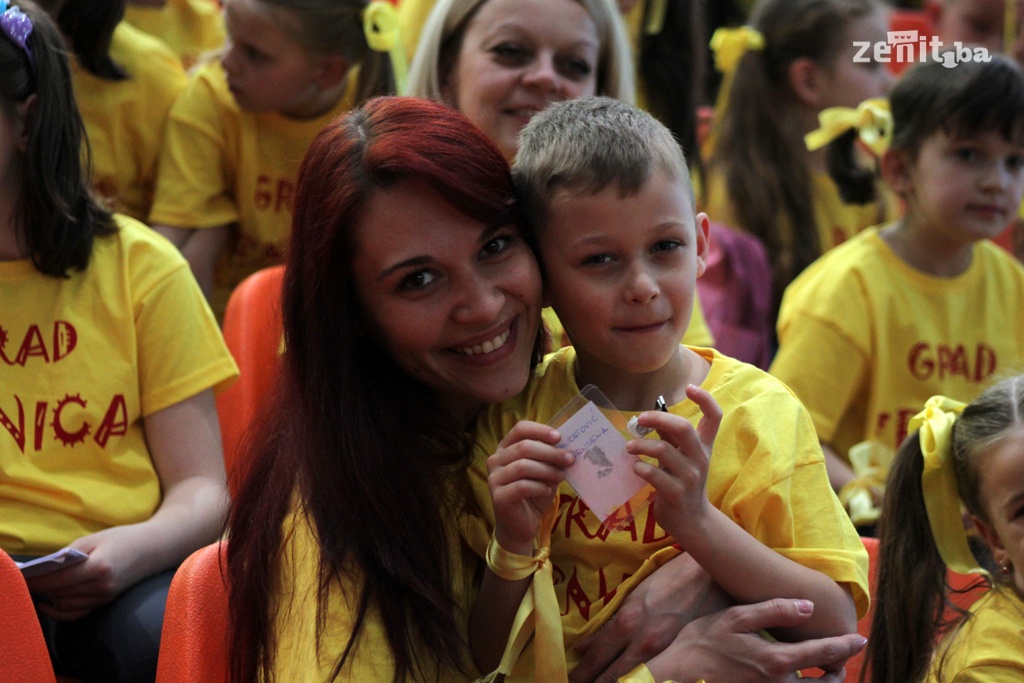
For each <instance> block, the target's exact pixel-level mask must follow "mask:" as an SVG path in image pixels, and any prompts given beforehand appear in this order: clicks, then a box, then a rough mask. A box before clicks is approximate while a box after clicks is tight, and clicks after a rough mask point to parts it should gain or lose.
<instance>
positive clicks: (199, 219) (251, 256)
mask: <svg viewBox="0 0 1024 683" xmlns="http://www.w3.org/2000/svg"><path fill="white" fill-rule="evenodd" d="M349 80H350V87H349V88H348V90H347V91H346V93H345V96H344V97H342V99H341V101H340V102H339V103H338V104H337V106H335V107H334V109H333V110H332V111H330V112H328V113H327V114H324V115H323V116H320V117H317V118H315V119H310V120H303V121H299V120H295V119H290V118H287V117H285V116H282V115H281V114H279V113H277V112H260V113H248V112H243V111H242V110H241V109H239V108H238V105H237V104H236V103H235V99H234V97H233V96H232V95H231V91H230V90H228V85H227V80H226V77H225V75H224V70H223V68H221V65H220V63H219V62H212V63H208V64H205V65H203V66H202V67H200V68H199V69H198V70H197V71H196V72H195V73H194V74H193V76H192V78H191V80H190V81H189V84H188V87H187V88H186V90H185V91H184V92H183V93H182V94H181V96H180V97H179V98H178V100H177V102H175V104H174V107H173V108H172V109H171V114H170V118H169V120H168V124H167V134H166V136H165V138H164V145H163V151H162V153H161V157H160V172H159V175H158V176H157V188H156V198H155V201H154V202H153V210H152V211H151V212H150V222H151V223H152V224H154V225H156V224H162V225H170V226H174V227H180V228H208V227H214V226H219V225H225V224H235V225H237V230H235V231H234V234H233V236H232V240H231V241H230V242H229V246H228V247H227V248H226V249H225V253H224V254H222V258H221V259H220V261H219V263H218V265H217V271H216V283H215V284H216V290H217V291H216V292H215V293H214V297H213V299H212V301H213V307H214V310H215V311H216V312H217V313H218V314H220V313H222V312H223V308H224V305H226V303H227V297H228V295H229V294H230V293H231V290H233V289H234V288H235V286H236V285H237V284H238V283H239V282H241V281H242V280H243V279H245V278H246V277H247V276H248V275H251V274H252V273H254V272H256V271H257V270H259V269H260V268H265V267H267V266H271V265H275V264H277V263H280V262H281V261H282V259H283V257H284V252H285V248H286V247H287V243H288V235H289V233H290V230H291V219H292V201H293V199H294V193H295V184H296V182H297V180H298V172H299V165H300V163H301V162H302V158H303V157H304V156H305V154H306V149H307V148H308V147H309V144H310V143H311V142H312V141H313V138H314V137H316V135H317V133H319V132H320V131H321V129H323V127H324V126H326V125H327V124H328V123H329V122H330V121H331V120H333V119H334V118H335V117H337V116H338V115H339V114H341V113H343V112H345V111H347V110H348V109H350V108H351V105H352V101H353V98H354V96H355V94H354V92H353V89H354V88H353V86H352V84H354V83H355V82H356V81H357V80H358V79H357V78H356V77H355V73H354V72H352V71H350V73H349Z"/></svg>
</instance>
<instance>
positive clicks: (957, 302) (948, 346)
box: [770, 55, 1024, 525]
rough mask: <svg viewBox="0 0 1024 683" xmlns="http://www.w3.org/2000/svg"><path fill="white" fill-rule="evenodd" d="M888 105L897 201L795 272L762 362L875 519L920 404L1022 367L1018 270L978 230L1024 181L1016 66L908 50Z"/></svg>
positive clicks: (994, 231)
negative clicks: (768, 359)
mask: <svg viewBox="0 0 1024 683" xmlns="http://www.w3.org/2000/svg"><path fill="white" fill-rule="evenodd" d="M890 107H891V110H892V117H893V130H892V141H891V143H890V145H889V149H888V150H887V151H886V152H885V153H884V154H883V156H882V158H881V171H882V176H883V178H884V179H885V180H886V181H887V183H888V184H889V186H890V187H892V189H893V190H894V191H895V192H896V193H898V194H899V195H900V197H901V198H902V199H903V200H904V201H905V203H906V212H905V215H904V217H903V218H902V219H901V220H899V221H896V222H895V223H890V224H887V225H882V226H878V227H876V228H870V229H868V230H865V231H864V232H862V233H861V234H860V235H858V236H857V237H855V238H854V239H852V240H850V241H849V242H847V243H845V244H843V245H841V246H839V247H837V248H835V249H833V250H832V251H831V252H829V253H828V254H825V255H824V256H823V257H822V258H821V259H820V260H818V261H817V262H816V263H814V264H813V265H811V266H810V267H809V268H808V269H807V270H806V271H804V273H803V274H802V275H801V276H800V277H799V278H797V279H796V280H794V281H793V283H792V284H791V285H790V287H789V289H788V290H786V293H785V296H784V297H783V300H782V308H781V312H780V315H779V324H778V336H779V351H778V353H777V355H776V356H775V360H774V361H773V363H772V366H771V368H770V372H771V373H772V374H773V375H775V376H776V377H778V378H779V379H781V380H782V381H783V382H785V383H786V385H787V386H789V387H791V388H792V389H793V391H794V392H795V393H796V395H797V396H799V397H800V400H801V401H802V402H803V403H804V405H806V406H807V409H808V410H809V411H810V413H811V417H812V418H813V419H814V425H815V427H816V428H817V431H818V436H819V438H820V439H821V441H822V444H823V447H824V450H825V456H826V459H827V461H828V463H829V477H830V479H831V481H832V485H833V487H834V488H835V489H836V490H837V491H841V492H842V493H841V496H840V498H841V499H843V500H844V502H845V503H846V504H847V506H848V507H849V509H850V513H851V515H853V517H854V522H855V523H857V524H858V525H868V524H870V523H872V522H874V521H875V520H876V519H877V517H878V508H877V503H878V502H879V501H880V498H881V496H880V490H879V489H880V488H881V487H882V486H883V485H884V481H885V473H886V471H887V469H888V462H889V460H891V457H892V452H893V451H894V450H895V449H896V448H897V447H898V446H899V444H900V443H901V442H902V441H903V439H904V438H905V436H906V435H907V424H908V422H909V421H910V418H911V417H912V416H913V415H914V414H915V413H916V412H917V409H918V407H919V406H920V405H921V403H923V402H924V401H925V400H926V399H927V398H928V397H929V396H933V395H936V394H944V395H946V396H950V397H954V398H957V399H959V400H963V401H969V400H971V399H973V398H975V397H976V396H978V395H979V394H980V393H981V392H982V391H983V390H984V389H985V387H987V386H988V385H990V384H991V383H992V382H993V381H995V378H996V377H997V376H998V374H999V373H1001V372H1003V371H1004V370H1010V371H1014V370H1017V369H1020V368H1021V367H1024V313H1022V311H1024V309H1022V307H1021V302H1022V301H1024V270H1022V269H1021V266H1020V264H1019V263H1018V262H1016V261H1015V260H1014V259H1013V258H1012V257H1010V256H1009V255H1008V254H1007V253H1006V252H1005V251H1004V250H1002V249H1000V248H998V247H996V246H995V245H993V244H992V243H991V242H990V241H989V240H990V239H991V238H992V237H994V236H995V235H998V234H999V233H1000V232H1002V230H1003V229H1004V228H1005V226H1006V225H1007V224H1008V223H1009V222H1010V221H1011V220H1013V218H1014V217H1015V216H1016V215H1017V207H1018V206H1019V205H1020V202H1021V193H1022V191H1024V73H1022V72H1021V69H1020V67H1019V66H1017V64H1016V63H1015V62H1013V61H1012V60H1009V59H1007V58H1005V57H1001V56H998V55H996V56H993V57H992V60H991V61H989V62H961V63H959V64H956V65H955V66H947V65H945V64H943V63H942V62H931V63H925V64H916V65H914V66H912V67H911V68H910V69H908V70H907V71H906V72H904V74H903V76H902V77H901V79H900V81H899V82H898V83H897V84H896V86H895V87H894V88H893V92H892V96H891V98H890ZM859 444H864V445H863V446H859V447H858V448H857V449H854V447H855V446H858V445H859ZM855 466H856V470H855V469H854V467H855Z"/></svg>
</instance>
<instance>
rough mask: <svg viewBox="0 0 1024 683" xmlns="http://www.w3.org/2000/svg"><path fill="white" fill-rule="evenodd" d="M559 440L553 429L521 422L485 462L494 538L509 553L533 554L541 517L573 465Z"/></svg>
mask: <svg viewBox="0 0 1024 683" xmlns="http://www.w3.org/2000/svg"><path fill="white" fill-rule="evenodd" d="M559 439H560V435H559V433H558V431H556V430H555V429H553V428H551V427H549V426H547V425H543V424H540V423H537V422H530V421H529V420H521V421H520V422H517V423H516V425H515V426H514V427H513V428H512V429H511V430H509V433H508V434H506V435H505V438H504V439H502V440H501V443H499V444H498V450H497V451H496V452H495V453H494V454H493V455H492V456H491V457H489V458H488V459H487V471H488V475H487V485H488V487H489V488H490V491H491V500H492V501H493V504H494V517H495V528H494V538H495V540H496V541H497V542H498V545H500V546H501V547H502V548H504V549H505V550H508V551H509V552H513V553H516V554H519V555H532V554H533V550H534V539H535V538H536V537H537V532H538V531H539V529H540V522H541V518H542V517H543V516H544V513H545V512H546V511H547V509H548V508H549V507H551V501H552V500H553V499H554V497H555V492H556V491H557V490H558V485H559V484H560V483H562V481H564V480H565V469H566V467H568V466H570V465H572V463H573V456H572V454H571V453H570V452H568V451H566V450H565V449H564V448H559V447H558V446H557V444H558V442H559Z"/></svg>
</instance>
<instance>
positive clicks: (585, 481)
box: [558, 401, 647, 521]
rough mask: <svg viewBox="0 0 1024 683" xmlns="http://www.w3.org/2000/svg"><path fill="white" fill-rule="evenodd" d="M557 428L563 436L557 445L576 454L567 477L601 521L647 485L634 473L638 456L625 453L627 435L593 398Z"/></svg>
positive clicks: (567, 471)
mask: <svg viewBox="0 0 1024 683" xmlns="http://www.w3.org/2000/svg"><path fill="white" fill-rule="evenodd" d="M558 431H559V433H560V434H561V435H562V440H561V441H559V442H558V447H559V448H565V449H567V450H571V451H572V453H573V455H575V456H576V462H574V463H573V465H572V467H570V468H569V469H568V470H566V479H567V480H568V481H569V484H571V485H572V487H573V488H574V489H576V493H578V494H580V498H582V499H583V502H584V503H586V504H587V507H589V508H590V509H591V510H593V511H594V514H596V515H597V516H598V518H599V519H600V520H601V521H604V520H605V519H607V518H608V516H609V515H611V514H612V513H613V512H615V510H617V509H618V508H619V507H620V506H621V505H623V504H624V503H626V502H627V501H628V500H629V499H630V498H632V497H633V496H635V495H636V494H637V493H638V492H639V491H640V490H641V489H642V488H643V487H644V486H646V485H647V482H646V481H644V480H643V479H641V478H640V477H638V476H637V475H636V474H635V473H634V472H633V463H635V462H636V461H637V460H638V459H639V458H637V457H636V456H635V455H633V454H631V453H628V452H626V439H625V437H624V436H622V433H621V432H619V430H617V429H616V428H615V427H614V425H612V423H611V422H609V420H608V418H606V417H605V416H604V413H602V412H601V410H600V408H598V407H597V406H596V405H594V402H593V401H588V402H587V404H586V405H584V406H583V407H582V408H580V410H578V411H577V412H576V413H575V414H574V415H573V416H572V417H570V418H569V419H568V420H566V421H565V422H564V423H562V424H561V425H559V426H558Z"/></svg>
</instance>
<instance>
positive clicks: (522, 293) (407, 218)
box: [353, 180, 541, 423]
mask: <svg viewBox="0 0 1024 683" xmlns="http://www.w3.org/2000/svg"><path fill="white" fill-rule="evenodd" d="M355 251H356V253H355V257H354V259H353V275H354V279H355V285H356V290H357V292H358V294H359V299H360V301H361V303H362V307H363V310H364V311H366V313H365V316H366V318H367V319H366V320H365V321H364V324H365V327H366V328H367V332H368V333H369V334H371V335H372V336H374V337H376V338H377V339H378V340H379V342H380V343H381V344H382V345H383V346H384V347H386V348H387V349H388V351H389V352H390V353H391V356H392V357H393V358H394V359H395V362H397V363H398V365H399V366H400V367H401V368H403V369H404V370H405V371H406V372H407V373H408V374H409V375H411V376H412V377H414V378H415V379H417V380H418V381H419V382H421V383H422V384H424V385H426V386H428V387H430V388H431V389H434V390H435V391H437V392H438V394H439V395H440V396H441V400H443V401H445V402H446V403H447V404H448V406H449V408H450V409H451V410H452V411H453V414H455V415H456V417H457V418H460V419H464V420H466V422H467V423H468V422H469V421H470V420H472V419H473V416H474V415H475V414H476V412H477V411H478V410H479V408H480V405H481V404H483V403H492V402H495V401H501V400H504V399H507V398H509V397H511V396H514V395H516V394H517V393H519V392H520V391H521V390H522V389H523V387H524V386H525V385H526V380H527V378H528V377H529V373H530V359H531V356H532V354H533V347H534V342H535V341H536V339H537V331H538V329H539V325H540V308H541V306H540V302H541V279H540V270H539V269H538V267H537V263H536V260H535V259H534V257H533V253H532V252H531V251H530V248H529V247H528V246H527V245H526V243H525V242H524V241H523V240H522V239H521V237H520V235H519V232H518V231H517V230H516V229H515V228H513V227H511V226H505V227H500V228H491V227H488V226H486V225H483V224H482V223H479V222H477V221H476V220H474V219H472V218H469V217H468V216H466V215H465V214H463V213H462V212H460V211H459V210H458V209H456V208H455V207H454V206H453V205H452V204H449V203H448V202H446V201H445V200H444V199H443V198H442V197H441V196H440V195H439V194H438V193H437V192H436V191H435V190H433V189H432V188H431V187H430V186H428V185H427V184H426V183H424V182H422V181H418V180H406V181H402V182H400V183H398V184H397V185H395V186H393V187H389V188H386V189H383V190H379V191H377V192H375V193H374V194H373V195H372V196H371V197H370V199H369V201H368V203H367V206H366V208H365V210H364V212H363V214H362V219H361V220H360V221H359V224H358V226H357V227H356V250H355Z"/></svg>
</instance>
